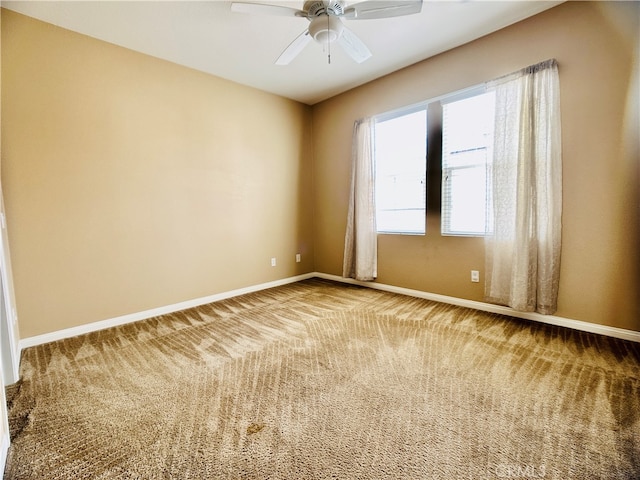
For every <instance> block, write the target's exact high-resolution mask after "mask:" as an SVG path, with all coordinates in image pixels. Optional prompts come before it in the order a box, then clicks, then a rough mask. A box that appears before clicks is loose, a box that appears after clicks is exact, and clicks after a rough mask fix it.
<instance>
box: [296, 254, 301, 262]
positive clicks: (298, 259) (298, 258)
mask: <svg viewBox="0 0 640 480" xmlns="http://www.w3.org/2000/svg"><path fill="white" fill-rule="evenodd" d="M301 261H302V258H301V257H300V254H299V253H296V263H300V262H301Z"/></svg>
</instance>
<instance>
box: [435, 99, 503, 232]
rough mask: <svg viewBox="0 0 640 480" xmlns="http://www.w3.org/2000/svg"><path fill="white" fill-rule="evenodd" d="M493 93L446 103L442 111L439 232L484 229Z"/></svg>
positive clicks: (491, 132)
mask: <svg viewBox="0 0 640 480" xmlns="http://www.w3.org/2000/svg"><path fill="white" fill-rule="evenodd" d="M494 102H495V97H494V94H493V93H483V94H481V95H476V96H473V97H470V98H465V99H463V100H458V101H456V102H451V103H445V104H444V105H443V110H442V115H443V120H442V234H443V235H484V234H485V233H486V232H487V231H488V228H487V203H488V199H489V197H488V194H487V192H488V181H489V180H490V177H489V175H488V172H489V171H490V168H491V158H492V147H493V122H494V110H495V108H494Z"/></svg>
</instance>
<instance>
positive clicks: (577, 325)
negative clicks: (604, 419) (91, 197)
mask: <svg viewBox="0 0 640 480" xmlns="http://www.w3.org/2000/svg"><path fill="white" fill-rule="evenodd" d="M313 277H317V278H323V279H326V280H333V281H336V282H342V283H348V284H352V285H360V286H363V287H368V288H374V289H377V290H384V291H387V292H392V293H399V294H403V295H409V296H412V297H418V298H424V299H426V300H433V301H436V302H442V303H448V304H451V305H457V306H460V307H467V308H474V309H476V310H481V311H485V312H491V313H499V314H503V315H509V316H512V317H517V318H524V319H527V320H534V321H536V322H542V323H547V324H550V325H556V326H559V327H567V328H572V329H574V330H582V331H585V332H590V333H597V334H600V335H606V336H609V337H615V338H620V339H623V340H631V341H634V342H640V332H636V331H634V330H626V329H623V328H617V327H610V326H607V325H598V324H596V323H589V322H583V321H581V320H573V319H570V318H564V317H557V316H555V315H542V314H540V313H530V312H518V311H516V310H513V309H511V308H509V307H503V306H500V305H493V304H490V303H484V302H477V301H474V300H465V299H463V298H457V297H449V296H446V295H439V294H437V293H429V292H423V291H421V290H412V289H409V288H403V287H396V286H393V285H386V284H383V283H377V282H359V281H357V280H353V279H350V278H343V277H340V276H338V275H331V274H327V273H320V272H312V273H306V274H303V275H298V276H295V277H288V278H284V279H281V280H275V281H273V282H267V283H262V284H259V285H252V286H250V287H245V288H239V289H237V290H230V291H228V292H223V293H217V294H214V295H210V296H207V297H202V298H196V299H193V300H188V301H185V302H180V303H175V304H173V305H167V306H165V307H160V308H154V309H151V310H144V311H142V312H137V313H132V314H129V315H123V316H120V317H116V318H111V319H107V320H101V321H98V322H93V323H87V324H85V325H80V326H77V327H72V328H66V329H64V330H58V331H55V332H51V333H45V334H43V335H36V336H34V337H27V338H23V339H21V340H20V344H19V349H20V351H22V350H23V349H25V348H28V347H33V346H35V345H41V344H43V343H49V342H55V341H57V340H63V339H65V338H71V337H75V336H77V335H83V334H85V333H90V332H96V331H98V330H104V329H105V328H110V327H115V326H118V325H124V324H127V323H133V322H137V321H139V320H146V319H148V318H152V317H157V316H159V315H165V314H168V313H173V312H177V311H180V310H186V309H187V308H192V307H197V306H200V305H205V304H207V303H211V302H217V301H219V300H224V299H227V298H231V297H236V296H238V295H243V294H245V293H252V292H257V291H259V290H265V289H267V288H272V287H278V286H281V285H286V284H289V283H294V282H299V281H301V280H306V279H309V278H313Z"/></svg>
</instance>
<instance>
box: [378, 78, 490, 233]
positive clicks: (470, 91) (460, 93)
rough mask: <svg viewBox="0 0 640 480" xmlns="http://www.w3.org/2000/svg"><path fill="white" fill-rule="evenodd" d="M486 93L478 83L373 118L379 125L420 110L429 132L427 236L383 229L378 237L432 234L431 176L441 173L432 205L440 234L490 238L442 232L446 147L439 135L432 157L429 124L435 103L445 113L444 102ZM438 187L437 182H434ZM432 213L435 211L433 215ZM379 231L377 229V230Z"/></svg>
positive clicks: (426, 197) (426, 166)
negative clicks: (437, 152) (431, 108)
mask: <svg viewBox="0 0 640 480" xmlns="http://www.w3.org/2000/svg"><path fill="white" fill-rule="evenodd" d="M486 92H487V88H486V85H485V84H484V83H482V84H476V85H471V86H469V87H466V88H462V89H459V90H455V91H453V92H449V93H445V94H442V95H437V96H434V97H430V98H428V99H426V100H422V101H420V102H416V103H413V104H409V105H405V106H402V107H398V108H395V109H392V110H388V111H386V112H382V113H379V114H377V115H374V116H373V119H374V122H375V123H378V122H383V121H387V120H392V119H394V118H397V117H401V116H404V115H410V114H412V113H415V112H417V111H420V110H425V111H426V112H427V132H426V143H427V155H426V159H425V169H426V182H427V183H426V189H425V190H426V192H425V231H424V233H415V232H400V231H381V230H377V232H376V233H377V234H378V235H410V236H426V235H427V232H428V231H429V226H428V218H429V212H430V210H431V209H430V202H429V198H430V197H431V194H430V190H431V188H432V181H433V179H432V178H431V176H432V175H436V174H437V173H438V172H439V174H440V178H439V179H437V180H438V181H437V184H438V187H439V188H438V190H439V192H438V193H439V195H438V197H439V200H438V202H437V204H436V202H432V204H433V205H432V208H436V207H437V210H438V211H437V214H438V215H439V217H440V218H439V220H440V221H439V222H438V223H439V225H438V230H439V232H440V236H443V237H467V238H477V237H485V236H487V235H490V233H489V232H484V233H477V234H476V233H443V229H442V218H443V207H444V204H443V203H444V202H443V198H442V197H443V189H442V186H443V185H442V182H443V178H444V171H443V164H442V150H443V149H442V146H443V138H442V135H440V138H439V139H438V142H439V144H440V145H439V149H438V151H439V156H438V158H435V159H434V158H430V156H431V145H430V144H432V143H433V141H432V140H430V137H429V132H430V130H431V129H430V121H429V107H430V105H431V104H435V103H438V104H440V105H439V106H440V109H441V110H442V105H443V104H444V103H451V102H455V101H458V100H464V99H465V98H470V97H474V96H476V95H481V94H484V93H486ZM439 122H440V125H439V126H440V131H441V132H442V127H443V118H442V116H441V117H440V119H439ZM374 161H375V156H374ZM435 162H437V163H438V165H439V167H438V168H432V166H433V164H434V163H435ZM433 183H434V185H433V186H435V183H436V182H435V181H434V182H433ZM487 193H488V194H490V192H487ZM432 213H433V212H432ZM376 229H377V228H376Z"/></svg>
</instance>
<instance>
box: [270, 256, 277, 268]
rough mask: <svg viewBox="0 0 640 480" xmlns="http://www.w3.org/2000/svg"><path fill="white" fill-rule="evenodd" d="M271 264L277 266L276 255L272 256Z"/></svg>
mask: <svg viewBox="0 0 640 480" xmlns="http://www.w3.org/2000/svg"><path fill="white" fill-rule="evenodd" d="M271 266H272V267H275V266H276V257H272V258H271Z"/></svg>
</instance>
